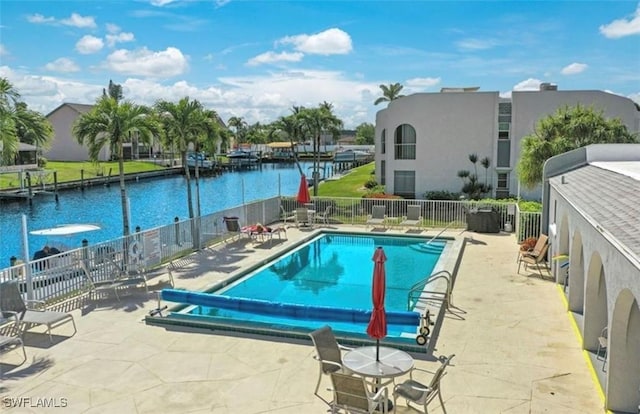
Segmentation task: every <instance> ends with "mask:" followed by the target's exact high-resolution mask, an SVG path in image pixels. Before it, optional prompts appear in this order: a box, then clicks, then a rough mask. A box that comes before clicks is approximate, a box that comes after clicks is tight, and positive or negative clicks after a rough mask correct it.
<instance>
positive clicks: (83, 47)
mask: <svg viewBox="0 0 640 414" xmlns="http://www.w3.org/2000/svg"><path fill="white" fill-rule="evenodd" d="M103 46H104V42H103V41H102V39H101V38H99V37H95V36H91V35H86V36H82V37H81V38H80V40H78V42H77V43H76V50H77V51H78V53H82V54H83V55H88V54H91V53H96V52H97V51H99V50H100V49H102V47H103Z"/></svg>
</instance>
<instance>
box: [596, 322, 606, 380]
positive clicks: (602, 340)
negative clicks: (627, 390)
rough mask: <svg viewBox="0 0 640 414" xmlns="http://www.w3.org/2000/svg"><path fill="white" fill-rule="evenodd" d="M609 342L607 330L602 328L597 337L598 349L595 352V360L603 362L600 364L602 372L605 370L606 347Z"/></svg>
mask: <svg viewBox="0 0 640 414" xmlns="http://www.w3.org/2000/svg"><path fill="white" fill-rule="evenodd" d="M608 342H609V328H608V327H606V326H605V327H604V328H602V332H601V333H600V336H599V337H598V349H597V350H596V359H598V360H601V361H603V362H602V371H604V370H605V366H606V365H607V345H608Z"/></svg>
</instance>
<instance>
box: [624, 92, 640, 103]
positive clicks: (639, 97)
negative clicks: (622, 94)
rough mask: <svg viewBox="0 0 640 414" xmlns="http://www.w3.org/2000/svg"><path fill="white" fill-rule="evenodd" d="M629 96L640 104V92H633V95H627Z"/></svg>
mask: <svg viewBox="0 0 640 414" xmlns="http://www.w3.org/2000/svg"><path fill="white" fill-rule="evenodd" d="M627 98H629V99H631V100H632V101H634V102H636V103H637V104H639V105H640V92H637V93H632V94H631V95H629V96H627Z"/></svg>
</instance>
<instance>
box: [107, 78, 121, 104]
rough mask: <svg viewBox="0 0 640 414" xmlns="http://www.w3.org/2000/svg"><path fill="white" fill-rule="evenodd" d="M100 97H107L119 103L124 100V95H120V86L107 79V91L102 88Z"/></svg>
mask: <svg viewBox="0 0 640 414" xmlns="http://www.w3.org/2000/svg"><path fill="white" fill-rule="evenodd" d="M102 96H108V97H110V98H113V99H115V100H116V101H118V102H120V101H121V100H122V99H123V98H124V95H123V94H122V85H119V84H117V83H113V81H112V80H111V79H109V86H108V87H107V89H104V88H102Z"/></svg>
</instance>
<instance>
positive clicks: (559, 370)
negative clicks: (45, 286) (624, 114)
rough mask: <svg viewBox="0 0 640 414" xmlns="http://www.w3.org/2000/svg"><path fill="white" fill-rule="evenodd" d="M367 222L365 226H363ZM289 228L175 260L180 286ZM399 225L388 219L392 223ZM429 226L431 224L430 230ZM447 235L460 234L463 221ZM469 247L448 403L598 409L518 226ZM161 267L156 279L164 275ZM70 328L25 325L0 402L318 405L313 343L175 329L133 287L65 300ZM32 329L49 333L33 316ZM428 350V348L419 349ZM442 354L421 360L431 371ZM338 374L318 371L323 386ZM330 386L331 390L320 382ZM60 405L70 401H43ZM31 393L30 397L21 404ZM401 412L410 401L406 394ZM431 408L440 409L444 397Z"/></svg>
mask: <svg viewBox="0 0 640 414" xmlns="http://www.w3.org/2000/svg"><path fill="white" fill-rule="evenodd" d="M358 230H359V231H362V230H363V228H362V227H359V228H358ZM287 232H288V240H286V241H284V240H283V241H279V240H278V239H277V238H276V239H275V240H274V243H273V245H272V246H270V245H269V244H268V243H267V244H261V245H252V244H247V242H246V241H242V240H241V241H238V242H234V243H228V244H222V245H219V246H216V247H215V248H210V249H206V250H204V251H203V252H201V253H196V254H193V255H191V256H189V257H185V258H183V259H180V260H178V261H176V262H175V265H176V268H175V270H173V272H172V273H173V277H174V278H175V282H176V287H177V288H186V289H196V290H200V289H204V288H206V287H207V286H210V285H213V284H215V283H216V282H218V281H220V280H224V279H226V278H228V277H229V276H230V275H231V274H233V273H234V272H237V271H240V270H241V269H242V268H246V267H248V266H251V265H254V264H256V263H260V262H262V261H263V260H265V259H266V258H267V257H269V256H270V255H272V254H273V253H275V252H277V251H280V250H281V249H283V248H286V247H288V246H290V245H291V244H293V243H295V241H296V240H300V238H301V237H304V236H306V235H308V232H304V231H299V230H297V229H295V228H290V229H288V230H287ZM389 232H390V231H389ZM436 233H437V232H435V231H434V230H430V231H428V232H423V234H429V235H435V234H436ZM445 235H451V236H458V235H459V231H456V232H451V233H449V234H447V233H445ZM462 236H466V237H468V238H470V242H468V243H467V244H466V246H465V250H464V254H463V258H462V261H461V263H460V268H459V271H458V275H457V279H456V284H455V289H454V291H453V303H454V305H455V308H454V309H453V311H454V313H449V314H447V315H446V317H445V322H444V324H443V326H442V329H441V331H440V333H439V338H438V341H437V344H436V350H435V355H436V356H439V355H449V354H452V353H454V354H456V357H455V358H454V360H453V366H451V367H450V368H448V370H447V372H448V374H447V375H446V376H445V377H444V379H443V380H442V394H443V398H444V400H445V405H446V408H447V411H448V412H449V413H543V412H546V413H555V412H562V413H602V412H603V411H604V410H603V408H602V406H603V401H602V399H601V396H600V394H601V393H600V390H599V389H598V386H597V385H596V383H595V382H594V380H593V379H592V375H591V372H590V367H589V365H588V364H587V362H586V360H585V359H584V356H583V352H582V350H581V346H580V343H579V339H578V337H577V335H576V333H575V330H574V328H573V326H572V322H571V319H570V317H569V314H568V313H567V312H566V306H565V304H564V302H563V298H562V295H561V293H560V291H559V290H558V288H557V287H556V285H555V284H553V283H551V282H549V281H548V280H541V279H540V278H539V277H537V276H536V273H534V270H533V269H532V270H531V271H530V272H522V274H520V275H518V274H517V272H516V271H517V263H516V260H515V259H516V253H517V245H516V242H515V238H514V236H513V235H508V234H476V233H468V232H465V233H463V234H462ZM166 281H167V276H166V274H164V273H163V272H160V274H159V276H157V277H154V278H153V279H151V280H150V281H149V282H150V290H155V289H160V288H162V287H166V286H167V284H166ZM69 306H71V307H74V308H76V309H74V310H72V313H73V315H74V316H75V318H76V324H77V325H78V333H77V334H76V335H75V336H73V337H71V338H66V337H65V335H69V334H71V332H72V331H73V328H72V327H71V326H70V325H65V326H62V327H59V328H57V329H56V330H54V334H57V335H54V343H53V344H50V343H49V339H48V337H47V336H46V335H42V334H39V333H32V332H29V333H27V334H26V335H25V338H24V339H25V344H26V348H27V356H28V360H27V362H26V363H25V364H23V365H22V366H19V367H15V366H14V365H11V363H12V362H17V361H19V359H20V356H19V352H15V351H14V352H11V353H6V354H2V356H1V361H2V364H0V369H2V374H3V378H2V382H0V406H1V407H2V410H0V411H3V412H12V413H14V412H15V413H40V412H55V411H64V412H70V413H111V412H113V413H206V412H215V413H264V412H275V413H316V412H317V413H323V412H326V409H327V406H326V405H325V404H324V403H323V402H322V401H320V400H319V399H318V398H316V397H315V396H314V395H313V389H314V387H315V382H316V380H317V375H318V365H317V362H316V361H315V360H314V359H313V355H314V354H315V352H314V348H313V346H312V344H311V342H310V341H309V342H304V343H302V342H297V343H291V342H283V341H277V340H271V339H270V338H266V337H247V336H230V335H226V334H224V333H220V332H215V333H211V332H202V331H180V330H166V329H164V328H161V327H157V326H148V325H146V324H144V322H142V320H143V318H144V316H145V315H146V314H147V313H148V312H149V311H150V310H152V309H153V308H155V307H156V306H157V302H156V295H155V293H153V292H151V291H150V292H149V293H148V294H147V293H145V292H144V290H137V291H135V292H134V293H132V294H131V295H125V294H123V295H122V299H121V301H119V302H118V301H115V300H112V299H106V300H98V301H87V300H76V301H73V302H71V303H70V304H69ZM34 332H40V330H38V329H37V328H36V329H35V330H34ZM416 357H417V358H419V357H420V356H419V355H416ZM437 364H438V363H437V362H431V361H429V360H426V359H416V365H417V366H419V367H422V368H427V369H433V368H434V367H436V366H437ZM328 386H329V381H328V378H324V379H323V383H322V386H321V389H322V390H324V389H326V387H328ZM324 395H325V396H326V397H327V398H330V393H329V392H328V391H325V392H324ZM45 402H46V403H50V404H51V403H55V404H57V405H63V404H64V405H65V408H49V409H44V408H41V407H37V406H36V405H37V404H42V403H45ZM20 403H21V404H22V407H21V408H16V407H15V406H16V405H20ZM398 403H399V407H397V410H396V412H398V413H415V412H416V411H415V410H414V409H408V408H407V407H405V405H404V401H401V400H399V401H398ZM429 408H430V412H433V413H438V412H442V409H441V407H440V406H439V402H438V401H437V399H436V400H435V401H433V402H432V403H431V404H430V406H429Z"/></svg>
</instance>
